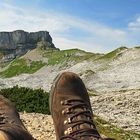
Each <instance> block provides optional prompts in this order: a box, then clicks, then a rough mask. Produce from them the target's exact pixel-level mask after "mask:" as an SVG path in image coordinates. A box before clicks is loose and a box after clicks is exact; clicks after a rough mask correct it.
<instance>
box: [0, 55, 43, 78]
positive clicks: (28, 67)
mask: <svg viewBox="0 0 140 140" xmlns="http://www.w3.org/2000/svg"><path fill="white" fill-rule="evenodd" d="M44 65H45V64H43V63H42V62H41V61H32V62H30V63H29V64H28V62H27V61H26V60H25V59H19V58H17V59H15V60H14V61H13V62H12V63H11V64H10V66H9V67H8V69H6V70H5V71H3V72H1V73H0V75H1V76H2V77H6V78H9V77H13V76H16V75H19V74H21V73H29V74H31V73H34V72H36V71H37V70H39V69H40V68H41V67H43V66H44Z"/></svg>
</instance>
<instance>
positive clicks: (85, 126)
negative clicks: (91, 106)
mask: <svg viewBox="0 0 140 140" xmlns="http://www.w3.org/2000/svg"><path fill="white" fill-rule="evenodd" d="M74 111H75V112H82V111H84V109H82V108H77V109H75V110H74ZM84 120H85V121H90V119H89V117H87V116H86V115H85V114H80V115H78V116H76V117H74V118H73V122H76V121H84ZM91 128H92V127H91V125H90V124H88V123H85V122H83V123H81V124H79V125H77V126H76V128H74V130H77V129H78V130H79V129H91Z"/></svg>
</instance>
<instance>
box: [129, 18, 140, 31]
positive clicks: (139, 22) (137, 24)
mask: <svg viewBox="0 0 140 140" xmlns="http://www.w3.org/2000/svg"><path fill="white" fill-rule="evenodd" d="M128 27H129V29H130V30H133V31H140V16H139V17H137V19H136V20H135V21H133V22H130V23H129V24H128Z"/></svg>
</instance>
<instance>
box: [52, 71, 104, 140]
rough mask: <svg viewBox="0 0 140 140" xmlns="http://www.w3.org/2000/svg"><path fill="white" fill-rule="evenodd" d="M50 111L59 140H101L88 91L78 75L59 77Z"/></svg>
mask: <svg viewBox="0 0 140 140" xmlns="http://www.w3.org/2000/svg"><path fill="white" fill-rule="evenodd" d="M50 110H51V114H52V118H53V121H54V126H55V131H56V139H57V140H99V139H101V137H100V135H99V133H98V131H97V129H96V127H95V125H94V122H93V113H92V109H91V105H90V100H89V96H88V93H87V90H86V88H85V85H84V83H83V82H82V80H81V79H80V78H79V77H78V76H77V75H76V74H74V73H71V72H64V73H62V74H61V75H59V76H57V78H56V79H55V82H54V84H53V86H52V89H51V93H50Z"/></svg>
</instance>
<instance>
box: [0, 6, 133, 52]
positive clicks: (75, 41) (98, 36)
mask: <svg viewBox="0 0 140 140" xmlns="http://www.w3.org/2000/svg"><path fill="white" fill-rule="evenodd" d="M0 21H1V22H0V31H13V30H17V29H23V30H26V31H39V30H48V31H49V32H50V34H51V35H52V38H53V40H54V43H55V45H56V47H59V48H60V49H68V48H80V49H84V50H87V51H93V52H107V51H110V50H113V49H114V48H116V47H119V46H121V45H125V44H129V42H130V40H131V39H130V38H131V37H129V36H128V32H127V31H124V30H120V29H114V28H111V27H108V26H106V25H104V24H101V23H97V22H95V21H86V20H85V19H81V18H79V17H74V16H70V15H67V14H62V13H59V12H57V11H54V10H52V11H48V10H46V11H41V10H39V11H38V10H37V9H36V10H33V9H32V10H30V9H26V10H25V9H23V8H20V7H17V6H13V5H10V4H7V3H2V4H1V3H0ZM75 32H78V33H79V34H78V35H76V33H75ZM131 41H132V40H131ZM132 42H133V41H132Z"/></svg>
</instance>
